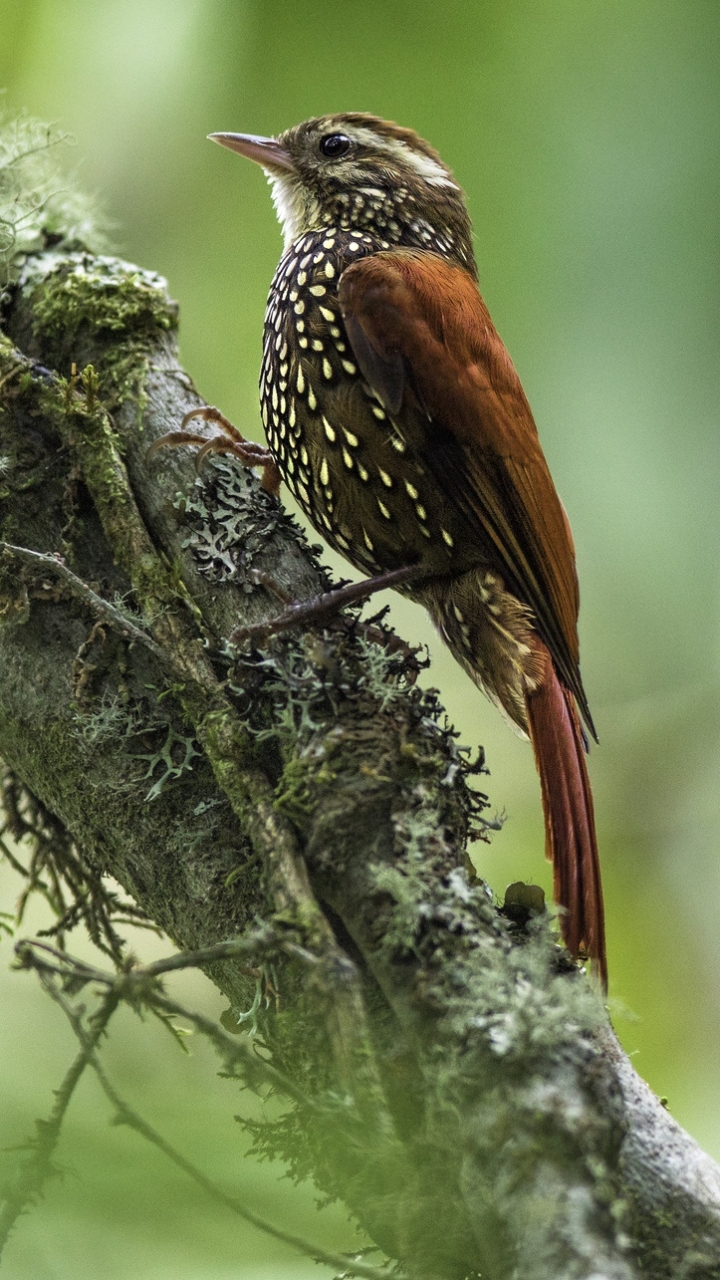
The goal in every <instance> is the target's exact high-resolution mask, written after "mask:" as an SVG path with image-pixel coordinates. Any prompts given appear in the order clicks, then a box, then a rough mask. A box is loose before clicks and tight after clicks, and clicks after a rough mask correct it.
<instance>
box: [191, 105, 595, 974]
mask: <svg viewBox="0 0 720 1280" xmlns="http://www.w3.org/2000/svg"><path fill="white" fill-rule="evenodd" d="M211 137H212V138H213V139H214V140H215V141H216V142H219V143H221V144H222V145H223V146H225V147H229V148H230V149H231V150H233V151H237V152H239V153H240V154H241V155H244V156H247V157H249V158H250V159H252V160H255V161H257V162H258V163H259V164H260V165H261V166H262V168H263V169H264V170H265V173H266V174H267V176H268V178H269V180H270V184H271V187H272V195H273V200H274V203H275V207H276V209H277V213H278V217H279V219H280V222H281V223H282V227H283V232H284V237H285V250H284V253H283V256H282V258H281V259H280V263H279V266H278V268H277V271H276V273H275V278H274V280H273V282H272V286H271V288H270V295H269V298H268V306H267V313H266V318H265V334H264V353H263V362H262V373H261V378H260V396H261V406H262V418H263V422H264V425H265V429H266V432H267V438H268V443H269V445H270V453H269V454H264V453H263V451H262V450H258V446H252V445H249V446H246V447H245V453H243V447H242V444H241V445H240V446H239V447H238V450H237V451H238V452H239V453H240V456H243V457H244V460H245V461H247V462H248V463H249V464H250V465H257V463H258V462H259V461H260V462H265V463H266V464H267V467H266V478H265V482H266V486H267V487H269V488H275V487H276V486H277V484H278V482H279V478H282V480H284V482H285V483H286V484H287V486H288V488H289V489H290V491H291V492H292V494H293V495H294V496H295V497H296V499H297V501H298V502H299V504H300V506H301V507H302V508H303V510H304V511H305V512H306V514H307V516H308V517H309V519H310V521H311V522H312V524H313V525H314V526H315V528H316V529H317V530H318V532H319V533H320V534H322V536H323V537H324V538H325V539H326V540H327V541H328V542H329V543H330V544H331V546H333V547H335V548H336V549H337V550H338V551H339V552H341V554H342V555H343V556H345V557H346V558H347V559H348V560H349V561H350V562H351V563H352V564H353V565H355V567H356V568H357V569H360V570H361V571H362V572H363V573H365V574H368V575H371V576H378V575H381V574H383V573H386V572H387V571H389V570H399V569H402V568H404V567H406V566H415V567H416V570H417V574H418V576H417V577H415V578H413V580H412V581H410V582H408V583H406V584H405V586H404V587H403V591H404V592H405V594H407V595H409V596H411V597H412V598H413V599H415V600H418V601H420V603H422V604H423V605H424V606H425V607H426V608H427V610H428V611H429V613H430V615H431V617H432V619H433V622H434V623H435V625H436V626H437V628H438V630H439V631H440V634H441V635H442V637H443V639H444V640H445V642H446V643H447V645H448V646H449V648H450V650H451V651H452V653H453V655H454V656H455V658H457V660H458V662H459V663H460V665H461V666H462V667H463V668H464V669H465V671H467V673H468V674H469V676H470V677H471V679H472V680H474V681H475V683H476V684H477V685H479V686H480V688H481V689H483V690H484V691H485V692H486V693H487V694H488V695H489V697H490V698H491V699H492V701H493V702H495V703H496V704H497V705H498V707H499V708H500V709H501V711H503V712H504V713H505V715H506V716H507V717H508V718H509V719H510V721H511V722H512V724H513V725H514V726H515V728H516V729H518V730H519V731H520V733H521V734H523V735H527V736H529V737H530V740H531V742H532V745H533V748H534V751H535V760H536V763H537V768H538V772H539V774H540V782H541V788H542V800H543V809H544V815H545V827H546V838H547V854H548V857H550V858H551V860H552V863H553V867H554V880H555V897H556V899H557V901H558V903H559V904H560V906H561V907H562V908H563V909H564V911H563V914H562V930H563V934H564V937H565V941H566V943H567V946H568V948H569V950H570V951H571V952H572V953H573V955H575V956H579V955H583V954H586V955H588V956H589V957H590V958H591V959H592V961H593V962H594V964H595V966H596V968H597V970H598V972H599V975H600V977H601V980H602V982H603V985H606V983H607V968H606V959H605V941H604V926H603V904H602V889H601V884H600V869H599V862H598V853H597V842H596V836H595V824H594V818H593V802H592V795H591V791H590V784H589V781H588V774H587V769H586V765H585V745H584V736H583V731H582V728H581V725H580V715H581V716H582V718H583V719H584V721H585V724H586V725H587V728H588V729H589V731H590V733H591V734H592V735H593V737H595V736H596V735H595V730H594V727H593V723H592V719H591V717H590V711H589V708H588V704H587V699H586V697H585V693H584V690H583V686H582V681H581V679H580V669H579V665H578V636H577V617H578V604H579V601H578V584H577V575H576V570H575V555H574V548H573V542H572V536H571V533H570V527H569V524H568V521H567V517H566V515H565V511H564V509H563V507H562V505H561V503H560V500H559V498H558V496H557V493H556V491H555V486H554V484H553V481H552V479H551V476H550V472H549V470H548V466H547V463H546V461H545V457H544V455H543V452H542V449H541V447H540V442H539V440H538V434H537V428H536V426H535V422H534V420H533V416H532V412H531V410H530V406H529V404H528V402H527V400H526V398H525V394H524V392H523V389H522V386H521V384H520V380H519V378H518V375H517V373H516V372H515V369H514V367H513V364H512V361H511V360H510V356H509V355H508V353H507V351H506V349H505V347H504V346H503V343H502V341H501V340H500V338H499V336H498V334H497V332H496V331H495V328H494V326H493V323H492V320H491V319H490V315H489V313H488V310H487V307H486V306H485V303H484V302H483V300H482V298H481V296H480V293H479V291H478V285H477V268H476V264H475V257H474V254H473V248H472V240H471V225H470V219H469V216H468V213H467V210H466V207H465V200H464V196H463V192H462V191H461V189H460V187H459V186H458V184H457V183H456V181H455V179H454V177H453V175H452V173H451V172H450V170H449V169H448V168H447V166H446V165H445V164H444V163H443V161H442V160H441V159H440V156H439V155H438V154H437V152H436V151H434V150H433V148H432V147H431V146H429V145H428V143H427V142H424V141H423V140H422V139H421V138H419V137H418V136H417V134H415V133H414V132H413V131H412V130H410V129H403V128H400V127H399V126H398V125H396V124H392V123H390V122H388V121H385V120H380V119H378V118H376V117H374V116H371V115H365V114H355V113H353V114H343V115H332V116H323V117H320V118H318V119H313V120H306V121H305V122H304V123H303V124H300V125H298V126H297V127H295V128H293V129H289V130H287V132H285V133H283V134H281V135H280V136H279V137H278V138H261V137H255V136H252V135H249V134H237V133H216V134H211ZM237 438H238V440H239V441H242V437H239V436H238V437H237ZM261 455H262V456H261ZM278 473H279V475H278Z"/></svg>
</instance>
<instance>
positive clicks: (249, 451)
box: [147, 405, 280, 494]
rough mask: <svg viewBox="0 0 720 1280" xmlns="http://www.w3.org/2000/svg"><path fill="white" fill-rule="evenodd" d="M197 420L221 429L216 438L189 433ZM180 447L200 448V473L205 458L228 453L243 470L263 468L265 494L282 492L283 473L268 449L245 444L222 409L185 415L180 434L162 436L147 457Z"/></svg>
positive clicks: (204, 408)
mask: <svg viewBox="0 0 720 1280" xmlns="http://www.w3.org/2000/svg"><path fill="white" fill-rule="evenodd" d="M194 418H200V419H201V420H202V421H203V422H214V423H216V424H217V426H218V427H219V428H220V431H219V432H218V433H217V435H214V436H210V437H208V436H202V435H200V434H199V433H198V432H196V431H188V430H187V426H188V423H189V422H192V420H193V419H194ZM181 444H199V445H200V448H199V450H198V453H197V456H196V458H195V466H196V467H197V469H198V470H199V469H200V467H201V466H202V464H203V462H204V461H205V458H207V456H208V454H209V453H229V454H232V456H233V457H234V458H237V459H238V460H239V461H240V462H241V463H242V464H243V466H244V467H262V473H263V474H262V480H261V482H260V483H261V485H262V487H263V489H264V490H265V491H266V493H273V494H276V493H277V492H278V490H279V488H280V472H279V471H278V469H277V465H276V463H275V459H274V458H273V456H272V454H271V452H270V450H269V449H266V448H265V446H264V445H261V444H257V443H256V442H255V441H254V440H246V439H245V437H244V436H243V435H241V434H240V432H239V431H238V429H237V427H234V426H233V424H232V422H230V420H229V418H226V417H225V414H224V413H221V412H220V410H219V409H216V408H215V407H214V406H213V405H203V406H202V407H201V408H199V409H191V410H190V412H189V413H186V414H185V417H184V418H183V420H182V422H181V424H180V430H179V431H169V432H168V434H167V435H165V436H161V437H160V439H159V440H156V441H155V442H154V444H152V445H151V446H150V448H149V449H148V453H147V456H148V458H151V457H152V456H153V454H154V453H157V452H158V450H159V449H165V448H167V447H168V446H171V447H177V446H178V445H181Z"/></svg>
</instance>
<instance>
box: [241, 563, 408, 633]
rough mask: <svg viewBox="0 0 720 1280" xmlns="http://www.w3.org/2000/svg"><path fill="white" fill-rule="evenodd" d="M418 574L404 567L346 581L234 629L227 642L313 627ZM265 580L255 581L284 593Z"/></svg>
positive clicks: (281, 595)
mask: <svg viewBox="0 0 720 1280" xmlns="http://www.w3.org/2000/svg"><path fill="white" fill-rule="evenodd" d="M421 573H422V569H421V568H420V566H419V565H406V566H405V568H403V569H391V570H390V571H389V572H388V573H381V574H379V575H378V577H376V578H366V580H365V581H364V582H350V583H348V585H347V586H345V587H336V588H335V590H334V591H326V592H324V594H323V595H321V596H315V597H314V598H313V599H312V600H303V601H300V602H298V603H296V604H290V605H288V607H287V608H286V609H284V610H283V612H282V613H279V614H278V615H277V617H276V618H270V619H269V620H268V621H267V622H256V623H254V624H253V625H252V626H250V627H238V628H237V630H235V631H233V632H232V634H231V636H230V643H231V644H240V643H241V642H242V641H244V640H255V641H260V642H262V641H263V640H267V639H268V637H269V636H274V635H279V633H280V632H281V631H289V630H291V628H293V627H299V626H302V625H304V624H310V625H313V624H315V623H317V622H321V621H323V620H324V619H325V618H327V617H329V616H330V615H332V614H333V613H337V611H338V609H341V608H342V607H343V605H346V604H355V603H356V602H357V601H358V600H367V599H368V598H369V597H370V596H372V595H374V594H375V592H376V591H383V590H384V589H385V588H386V587H399V586H400V585H401V583H403V582H410V581H411V580H412V579H413V578H417V577H419V576H420V575H421ZM266 577H267V575H263V576H262V579H261V578H260V577H258V578H257V581H259V582H260V581H261V582H262V585H263V586H266V587H268V588H269V589H270V590H271V591H273V592H274V594H275V595H276V596H278V597H279V598H280V599H282V598H283V596H284V595H285V593H284V592H282V591H281V590H280V588H278V587H277V585H276V584H274V583H273V582H271V581H270V580H264V579H266ZM285 599H287V596H285Z"/></svg>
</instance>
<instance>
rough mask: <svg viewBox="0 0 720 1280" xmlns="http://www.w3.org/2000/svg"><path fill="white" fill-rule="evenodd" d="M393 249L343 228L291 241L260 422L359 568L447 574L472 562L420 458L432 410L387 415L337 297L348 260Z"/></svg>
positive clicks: (268, 332)
mask: <svg viewBox="0 0 720 1280" xmlns="http://www.w3.org/2000/svg"><path fill="white" fill-rule="evenodd" d="M389 248H390V245H389V244H388V242H387V241H385V240H382V239H381V238H380V237H379V236H377V235H372V234H368V233H361V232H351V231H347V230H344V229H342V228H325V229H323V230H319V231H314V232H310V233H309V234H307V235H304V236H302V237H301V238H300V239H299V240H297V241H296V242H294V243H293V244H291V245H290V246H289V248H288V249H287V251H286V252H285V254H284V255H283V257H282V258H281V260H280V263H279V265H278V269H277V271H276V273H275V277H274V280H273V283H272V286H271V289H270V294H269V298H268V306H267V312H266V317H265V330H264V342H263V362H262V369H261V375H260V400H261V412H262V419H263V424H264V426H265V430H266V433H267V438H268V443H269V445H270V448H271V449H272V452H273V454H274V456H275V459H276V461H277V464H278V467H279V470H280V473H281V475H282V478H283V480H284V482H285V483H286V484H287V486H288V488H289V489H290V492H291V493H292V494H293V495H294V497H295V498H296V499H297V501H298V503H299V504H300V506H301V507H302V509H303V510H304V511H305V513H306V515H307V516H308V517H309V519H310V520H311V521H312V523H313V525H314V526H315V528H316V529H317V530H318V532H320V533H321V534H322V536H323V537H324V538H325V539H326V540H327V541H328V542H329V543H330V544H331V545H332V546H333V547H335V548H336V550H338V551H339V552H341V554H343V555H344V556H345V557H346V558H347V559H349V560H350V561H351V562H352V563H353V564H355V565H356V567H357V568H358V569H361V570H362V571H363V572H366V573H371V574H374V573H378V572H381V571H385V570H388V569H396V568H401V567H403V566H404V565H407V564H413V563H416V562H417V563H420V562H422V563H423V566H426V567H427V570H428V573H429V574H434V573H439V574H446V573H448V572H449V571H450V569H451V566H452V565H453V562H454V561H455V562H458V561H459V563H457V564H456V568H459V569H461V568H462V567H463V565H462V563H461V562H462V561H464V560H465V559H466V557H465V556H463V555H460V556H458V553H457V549H456V548H457V547H458V546H461V545H462V536H461V527H460V526H461V525H462V523H463V522H462V521H458V516H457V511H456V510H455V507H454V504H452V503H451V502H449V501H448V499H447V498H446V497H445V496H444V495H443V494H442V493H441V492H439V491H438V488H437V485H436V484H435V483H434V481H433V479H432V477H431V476H430V475H429V474H428V471H427V469H426V467H425V466H424V465H423V452H424V451H425V449H426V448H427V447H428V440H427V439H426V437H427V435H428V430H427V428H428V426H429V423H428V422H427V417H426V415H423V413H422V411H421V410H420V409H419V407H418V408H416V411H415V412H414V413H413V412H412V411H411V412H408V411H407V409H406V410H405V411H404V413H403V415H402V418H403V421H402V425H400V424H399V422H398V421H397V420H393V418H391V416H390V415H389V414H388V412H387V410H386V408H384V407H383V404H382V401H381V400H380V398H379V397H378V395H377V393H376V392H375V391H374V390H373V389H372V388H371V387H370V385H369V384H368V382H367V381H366V380H365V378H364V377H363V374H362V372H361V370H360V369H359V367H358V362H357V358H356V356H355V354H354V352H353V350H352V346H351V344H350V342H349V340H348V335H347V332H346V329H345V324H344V321H343V317H342V313H341V307H340V302H339V298H338V285H339V282H340V279H341V276H342V273H343V271H344V270H345V269H346V268H347V267H348V266H350V265H352V264H353V263H354V262H357V261H359V260H360V259H361V258H362V257H366V256H367V255H370V254H376V253H383V251H386V250H388V249H389ZM423 417H424V418H425V422H424V423H423ZM465 545H467V542H466V543H465ZM474 559H475V560H477V555H476V554H475V556H474Z"/></svg>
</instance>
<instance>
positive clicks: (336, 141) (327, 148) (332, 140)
mask: <svg viewBox="0 0 720 1280" xmlns="http://www.w3.org/2000/svg"><path fill="white" fill-rule="evenodd" d="M320 150H321V152H322V154H323V155H324V156H327V158H328V160H338V159H339V158H340V156H344V155H346V153H347V152H348V151H349V150H350V139H349V138H348V136H347V134H344V133H328V134H326V136H325V137H324V138H323V139H322V141H321V142H320Z"/></svg>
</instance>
